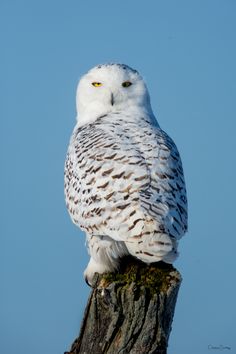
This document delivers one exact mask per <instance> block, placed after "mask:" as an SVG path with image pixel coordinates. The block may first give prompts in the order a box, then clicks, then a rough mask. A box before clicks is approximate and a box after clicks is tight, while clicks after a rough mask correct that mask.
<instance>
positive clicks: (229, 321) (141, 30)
mask: <svg viewBox="0 0 236 354" xmlns="http://www.w3.org/2000/svg"><path fill="white" fill-rule="evenodd" d="M235 11H236V3H235V1H233V0H221V1H220V0H204V1H203V0H199V1H187V0H179V1H174V0H166V1H161V0H149V1H134V0H129V1H126V2H120V1H119V2H118V1H116V2H112V1H108V0H101V1H100V2H95V1H91V0H90V1H79V0H70V1H67V2H66V1H60V0H59V1H58V0H57V1H55V0H51V1H46V0H42V1H32V0H31V1H29V0H25V1H24V0H22V1H16V0H8V1H7V0H1V1H0V16H1V19H0V26H1V31H0V33H1V34H0V36H1V59H0V60H1V69H2V73H1V82H0V90H1V96H2V97H3V99H2V103H1V108H0V113H1V123H0V124H1V129H0V132H1V139H0V144H1V149H0V152H1V153H0V155H1V166H2V168H1V175H0V179H1V186H2V188H1V205H0V208H1V210H0V213H1V224H0V232H1V234H0V235H1V246H0V279H1V292H0V352H1V353H4V354H15V353H17V354H32V353H33V354H42V353H44V354H58V353H63V351H65V350H66V349H68V348H69V347H70V344H71V343H72V341H73V340H74V338H75V336H76V335H77V333H78V330H79V324H80V321H81V318H82V315H83V311H84V306H85V304H86V300H87V297H88V294H89V292H90V290H89V288H88V287H87V285H86V284H85V283H84V280H83V270H84V268H85V267H86V264H87V262H88V256H87V252H86V249H85V246H84V236H83V234H82V233H81V232H80V231H79V230H78V229H77V228H76V227H75V226H74V225H73V224H72V223H71V221H70V218H69V215H68V214H67V211H66V207H65V203H64V194H63V168H64V159H65V154H66V150H67V146H68V142H69V137H70V134H71V131H72V129H73V126H74V124H75V114H76V113H75V90H76V85H77V82H78V79H79V77H80V76H81V75H82V74H83V73H85V72H86V71H87V70H88V69H89V68H91V67H92V66H94V65H96V64H98V63H103V62H110V61H116V62H122V63H126V64H128V65H130V66H132V67H134V68H136V69H138V70H139V71H140V73H141V74H142V75H143V77H144V78H145V80H146V82H147V85H148V87H149V91H150V95H151V100H152V106H153V110H154V112H155V114H156V116H157V119H158V122H159V123H160V125H161V127H162V128H163V129H164V130H165V131H167V132H168V133H169V134H170V136H171V137H172V138H173V139H174V140H175V142H176V144H177V146H178V148H179V150H180V153H181V156H182V160H183V165H184V170H185V176H186V182H187V189H188V198H189V233H188V235H187V236H186V237H185V238H184V239H183V240H182V242H181V244H180V252H181V253H180V258H179V260H178V261H177V262H176V263H175V265H176V267H177V268H178V269H179V270H180V271H181V273H182V276H183V283H182V286H181V290H180V293H179V298H178V303H177V307H176V313H175V318H174V323H173V331H172V334H171V338H170V342H169V353H168V354H189V353H192V354H199V353H201V354H206V353H214V352H215V350H213V349H211V346H219V345H223V346H225V347H227V346H228V347H231V351H230V352H236V339H235V335H234V333H233V329H235V315H236V313H235V301H234V298H235V290H236V288H235V283H234V279H235V274H234V269H235V251H234V250H235V246H236V241H235V226H236V225H235V220H236V218H235V187H234V184H235V180H236V167H235V162H236V161H235V151H236V139H235V129H236V119H235V102H236V97H235V96H236V94H235V92H236V87H235V86H236V70H235V63H236V46H235V33H236V21H235ZM225 351H226V352H227V351H228V352H229V350H228V349H225Z"/></svg>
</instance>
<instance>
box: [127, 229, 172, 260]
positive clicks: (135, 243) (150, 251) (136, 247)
mask: <svg viewBox="0 0 236 354" xmlns="http://www.w3.org/2000/svg"><path fill="white" fill-rule="evenodd" d="M125 244H126V247H127V249H128V251H129V252H130V253H131V254H132V255H133V256H134V257H137V258H139V259H140V260H141V261H143V262H145V263H154V262H159V261H163V262H166V263H173V262H174V261H175V260H176V258H177V257H178V252H177V242H176V240H175V239H173V238H171V237H170V236H169V235H167V234H165V233H160V231H158V232H157V231H153V232H144V233H143V235H142V237H141V238H140V239H139V240H132V238H130V239H129V240H128V241H127V242H125Z"/></svg>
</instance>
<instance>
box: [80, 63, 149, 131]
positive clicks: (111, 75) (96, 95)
mask: <svg viewBox="0 0 236 354" xmlns="http://www.w3.org/2000/svg"><path fill="white" fill-rule="evenodd" d="M76 106H77V113H78V115H77V118H78V121H79V122H80V124H81V123H82V124H86V123H88V122H92V121H94V120H96V119H97V118H99V117H100V116H102V115H105V114H108V113H111V112H122V111H124V112H128V111H132V112H133V113H135V110H136V111H137V110H138V111H139V112H140V111H143V112H144V113H146V114H149V115H150V114H151V115H152V109H151V104H150V98H149V93H148V90H147V87H146V85H145V82H144V80H143V78H142V77H141V76H140V74H139V73H138V72H137V71H136V70H134V69H132V68H130V67H129V66H128V65H124V64H103V65H98V66H96V67H94V68H92V69H91V70H89V72H88V73H87V74H85V75H84V76H83V77H82V78H81V80H80V82H79V85H78V89H77V95H76Z"/></svg>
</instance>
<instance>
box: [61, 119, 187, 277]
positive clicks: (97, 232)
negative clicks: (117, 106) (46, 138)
mask: <svg viewBox="0 0 236 354" xmlns="http://www.w3.org/2000/svg"><path fill="white" fill-rule="evenodd" d="M65 196H66V204H67V208H68V211H69V214H70V216H71V219H72V220H73V222H74V223H75V224H76V225H78V226H79V227H80V228H81V229H82V230H84V231H85V232H86V235H87V244H88V249H89V252H90V255H91V257H92V258H91V262H92V263H94V264H95V263H96V264H97V266H98V265H99V264H100V265H101V269H99V266H98V267H97V271H98V272H103V271H108V270H112V269H115V268H117V267H118V265H119V260H120V258H122V256H124V255H128V254H131V255H132V256H134V257H137V258H139V259H140V260H142V261H144V262H146V263H151V262H157V261H160V260H163V261H165V262H168V263H172V262H173V261H174V260H175V259H176V257H177V255H178V252H177V246H178V241H179V239H180V238H181V237H182V236H183V235H184V233H185V232H186V231H187V198H186V189H185V181H184V175H183V169H182V163H181V159H180V155H179V153H178V150H177V148H176V146H175V144H174V142H173V141H172V139H171V138H170V137H169V136H168V135H167V134H166V133H165V132H164V131H163V130H161V129H160V127H159V126H158V125H157V124H154V123H153V119H151V118H150V117H149V116H148V115H145V114H142V115H140V116H138V115H136V116H135V117H134V116H133V115H132V114H129V113H125V112H110V113H108V114H105V115H103V116H101V117H99V118H98V119H96V120H95V121H94V122H92V123H87V124H84V125H82V126H80V125H77V126H76V127H75V129H74V132H73V134H72V137H71V141H70V145H69V149H68V153H67V158H66V164H65Z"/></svg>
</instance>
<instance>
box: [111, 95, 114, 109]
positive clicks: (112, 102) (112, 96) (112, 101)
mask: <svg viewBox="0 0 236 354" xmlns="http://www.w3.org/2000/svg"><path fill="white" fill-rule="evenodd" d="M113 104H114V95H113V93H112V94H111V105H112V106H113Z"/></svg>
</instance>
